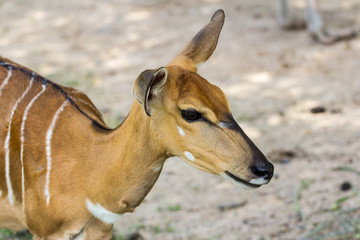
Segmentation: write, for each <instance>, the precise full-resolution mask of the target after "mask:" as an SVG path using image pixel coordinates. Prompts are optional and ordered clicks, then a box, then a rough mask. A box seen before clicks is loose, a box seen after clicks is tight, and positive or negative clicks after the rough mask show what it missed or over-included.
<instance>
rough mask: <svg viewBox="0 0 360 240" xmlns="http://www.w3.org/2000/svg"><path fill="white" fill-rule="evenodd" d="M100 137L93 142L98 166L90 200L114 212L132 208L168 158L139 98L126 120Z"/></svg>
mask: <svg viewBox="0 0 360 240" xmlns="http://www.w3.org/2000/svg"><path fill="white" fill-rule="evenodd" d="M100 141H101V142H100V143H97V144H96V146H94V147H95V148H96V153H97V154H96V158H95V159H94V160H95V161H96V163H95V164H94V165H92V166H96V167H94V169H92V172H93V173H92V177H91V179H92V181H90V182H91V183H90V188H91V189H90V190H89V192H90V199H89V200H90V201H92V202H93V203H95V202H97V203H99V204H100V205H102V206H104V207H105V208H106V209H108V210H110V211H112V212H116V213H123V212H128V211H132V210H133V209H134V208H135V207H136V206H138V205H139V204H140V203H141V201H142V200H143V199H144V198H145V196H146V195H147V194H148V192H149V191H150V190H151V188H152V187H153V185H154V184H155V182H156V180H157V179H158V177H159V175H160V171H161V169H162V166H163V163H164V161H165V160H166V158H167V157H166V153H165V149H164V148H163V147H162V144H161V142H159V140H158V139H157V136H156V133H155V132H154V126H153V125H152V123H151V121H150V117H148V116H147V115H146V114H145V112H144V110H143V107H142V106H141V105H140V104H139V103H138V102H135V103H134V104H133V107H132V109H131V111H130V113H129V115H128V117H127V118H126V119H125V121H124V122H123V124H122V125H121V126H120V127H118V128H117V129H116V130H114V132H113V133H111V134H109V136H106V139H105V140H104V139H101V140H100ZM99 165H100V166H99ZM99 180H100V181H99Z"/></svg>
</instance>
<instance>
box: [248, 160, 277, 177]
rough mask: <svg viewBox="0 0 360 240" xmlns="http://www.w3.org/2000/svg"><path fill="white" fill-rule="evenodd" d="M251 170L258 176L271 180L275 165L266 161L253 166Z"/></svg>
mask: <svg viewBox="0 0 360 240" xmlns="http://www.w3.org/2000/svg"><path fill="white" fill-rule="evenodd" d="M251 171H252V172H253V174H254V175H255V176H257V177H262V178H263V179H265V180H270V179H271V178H272V176H273V173H274V166H273V165H272V164H271V163H270V162H268V161H266V162H263V163H262V164H259V165H258V166H252V167H251Z"/></svg>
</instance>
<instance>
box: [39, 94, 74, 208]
mask: <svg viewBox="0 0 360 240" xmlns="http://www.w3.org/2000/svg"><path fill="white" fill-rule="evenodd" d="M68 102H69V101H68V100H67V99H66V100H65V101H64V103H63V104H62V105H61V106H60V108H59V109H58V110H57V111H56V113H55V115H54V118H53V120H52V122H51V124H50V127H49V129H48V131H47V133H46V161H47V167H46V170H47V172H46V182H45V191H44V194H45V198H46V203H47V205H49V202H50V191H49V185H50V171H51V160H52V159H51V138H52V135H53V132H54V128H55V124H56V121H57V120H58V118H59V115H60V113H61V112H62V111H63V110H64V108H65V106H66V105H67V104H68Z"/></svg>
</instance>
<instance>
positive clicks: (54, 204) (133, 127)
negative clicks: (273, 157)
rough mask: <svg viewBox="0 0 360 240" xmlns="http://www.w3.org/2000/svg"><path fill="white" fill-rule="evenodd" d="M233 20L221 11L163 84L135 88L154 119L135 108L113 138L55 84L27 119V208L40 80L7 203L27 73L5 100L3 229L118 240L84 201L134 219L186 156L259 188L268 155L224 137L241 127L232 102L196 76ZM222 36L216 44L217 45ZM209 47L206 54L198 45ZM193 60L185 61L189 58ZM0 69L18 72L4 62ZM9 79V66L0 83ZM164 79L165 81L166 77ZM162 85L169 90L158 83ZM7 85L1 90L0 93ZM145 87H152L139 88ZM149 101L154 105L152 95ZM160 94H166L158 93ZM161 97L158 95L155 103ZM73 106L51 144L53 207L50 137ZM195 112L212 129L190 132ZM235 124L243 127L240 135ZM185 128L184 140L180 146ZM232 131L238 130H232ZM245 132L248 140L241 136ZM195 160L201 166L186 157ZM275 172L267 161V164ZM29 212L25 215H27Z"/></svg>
mask: <svg viewBox="0 0 360 240" xmlns="http://www.w3.org/2000/svg"><path fill="white" fill-rule="evenodd" d="M223 21H224V14H223V12H222V11H218V12H217V13H216V14H215V15H214V17H213V19H212V21H211V22H210V24H209V26H210V28H206V27H205V28H204V29H202V30H201V32H203V33H204V34H205V36H202V35H201V34H200V35H199V34H198V35H197V37H196V38H195V40H196V41H195V42H194V41H192V42H190V43H189V44H188V45H187V47H185V49H184V50H183V51H182V53H180V55H179V56H177V57H175V58H174V60H173V61H172V62H171V63H170V64H169V65H168V66H167V67H165V68H162V69H161V70H160V71H162V73H167V77H166V78H164V76H165V75H164V74H163V75H161V77H159V78H161V79H155V80H154V79H150V80H151V81H149V82H150V83H147V78H149V77H150V78H151V77H152V75H149V76H146V77H145V80H144V81H143V82H141V83H139V82H138V81H137V82H136V83H135V87H134V91H135V95H136V96H138V97H139V98H146V97H148V99H147V100H148V101H149V106H151V111H152V114H151V117H149V116H148V115H147V114H146V112H145V111H144V106H143V105H142V104H141V101H140V102H139V101H135V102H134V104H133V106H132V108H131V111H130V113H129V115H128V117H127V118H126V120H125V121H124V123H123V124H122V125H121V126H120V127H118V128H116V129H113V130H106V126H105V125H104V122H103V120H102V117H101V114H100V113H99V111H98V110H97V109H96V108H95V106H94V105H93V104H92V102H91V101H90V100H89V99H88V97H87V96H86V95H85V94H83V93H81V92H79V91H77V90H74V89H71V88H66V87H61V86H59V85H55V84H52V83H51V82H49V83H48V84H47V88H46V90H45V92H44V93H43V94H42V95H41V96H40V97H39V98H38V99H37V100H36V102H35V103H34V105H33V107H32V108H31V111H30V112H29V114H28V117H27V121H26V127H25V132H24V137H25V141H24V179H25V199H22V184H21V179H22V174H21V169H22V166H21V162H20V146H21V142H20V136H21V132H20V126H21V124H22V118H23V114H24V111H25V109H26V107H27V106H28V104H29V102H30V101H31V99H33V98H34V96H35V95H37V94H38V93H39V92H40V91H41V89H42V87H41V83H42V81H41V77H37V78H36V80H34V83H33V86H32V88H31V90H30V91H29V92H28V94H27V95H26V96H25V97H24V99H23V100H22V101H21V102H20V104H19V105H18V107H17V110H16V112H15V114H14V116H13V119H12V125H11V135H10V136H11V138H10V176H11V183H12V188H13V190H14V198H15V203H14V205H13V206H11V205H10V204H9V203H8V200H7V196H8V189H7V185H6V179H5V160H4V159H5V152H4V148H3V147H2V146H4V139H5V137H6V134H7V131H8V124H9V121H10V113H11V109H12V107H13V106H14V104H15V102H16V100H17V99H18V98H19V97H20V96H21V94H22V93H23V92H24V91H25V89H26V88H27V86H28V84H29V80H30V75H29V74H27V73H28V72H26V71H29V70H26V71H23V70H21V69H25V68H24V67H21V66H19V65H16V64H14V63H11V65H13V66H18V67H19V69H18V68H16V69H14V71H13V75H12V77H11V79H10V81H9V83H8V85H7V86H6V88H4V90H3V92H2V96H1V97H0V103H1V104H0V116H1V118H0V133H1V134H2V135H1V136H0V190H1V191H2V196H1V197H0V227H11V228H13V229H16V230H18V229H22V228H27V229H29V230H30V231H31V233H32V234H34V239H64V238H69V237H74V236H76V235H77V234H79V238H80V236H81V238H82V239H110V237H111V229H112V225H111V224H107V223H104V222H102V221H100V220H99V219H97V218H96V217H94V216H93V215H92V214H91V213H90V212H89V211H88V209H87V208H86V204H85V200H86V199H89V200H91V201H92V202H96V203H99V204H101V205H102V206H103V207H104V208H106V209H107V210H108V211H111V212H113V213H118V214H121V213H125V212H132V211H133V210H134V209H135V208H136V207H137V206H138V205H139V204H140V203H141V202H142V200H143V199H144V198H145V196H146V195H147V193H148V192H149V191H150V190H151V188H152V186H153V185H154V183H155V182H156V180H157V179H158V177H159V174H160V171H159V169H161V168H162V166H163V163H164V161H165V160H166V159H167V158H168V157H171V156H179V157H181V158H183V159H184V160H185V161H187V162H188V163H189V164H191V165H193V166H195V167H197V168H199V169H201V170H204V171H207V172H210V173H214V174H223V173H224V171H231V172H232V173H233V174H235V175H237V176H239V177H241V178H242V179H243V180H245V181H250V180H251V179H253V178H254V173H252V172H251V171H250V166H251V165H253V164H254V163H255V162H256V161H259V159H258V157H259V156H260V155H261V152H260V151H259V150H258V149H257V148H256V147H255V145H254V144H253V143H252V142H251V141H250V140H249V139H248V138H247V136H246V135H245V134H244V133H243V132H242V131H241V129H240V128H238V129H237V128H234V127H232V128H222V127H219V125H218V124H219V123H220V122H226V123H229V124H233V125H231V126H235V127H238V126H237V124H236V123H235V122H234V121H233V118H232V116H231V112H230V108H229V104H228V101H227V99H226V97H225V95H224V93H223V92H222V91H221V90H220V89H219V88H218V87H216V86H214V85H211V84H210V83H208V82H207V81H206V80H205V79H204V78H202V77H200V76H199V75H198V74H197V73H196V72H194V71H195V70H196V68H197V65H198V64H199V63H201V62H204V61H206V60H207V59H208V58H209V57H210V55H211V54H212V52H213V51H214V49H215V46H216V43H217V38H218V36H219V33H220V30H221V27H222V24H223ZM213 35H215V37H213ZM201 43H203V46H205V47H201V48H200V50H199V47H198V46H199V44H200V45H201ZM184 53H186V54H185V55H184ZM0 62H9V60H7V59H3V58H0ZM7 72H8V69H7V67H5V66H0V79H5V77H6V76H7ZM159 76H160V75H159ZM158 80H162V81H158ZM0 84H1V83H0ZM137 84H150V85H148V86H146V85H144V86H137ZM145 90H148V93H149V94H150V95H148V96H146V91H145ZM155 90H157V91H155ZM151 94H152V95H151ZM66 98H67V99H71V100H72V102H69V103H68V104H67V105H66V106H65V108H64V110H63V112H62V113H61V114H60V115H59V117H58V120H57V122H56V125H55V128H54V131H53V135H52V139H51V156H52V162H51V172H50V186H49V190H50V196H51V198H50V202H49V205H47V203H46V198H45V196H44V188H45V182H46V174H47V160H46V159H47V158H46V147H45V143H46V134H47V131H48V129H49V126H50V125H51V123H52V121H53V118H54V114H55V112H56V111H57V110H58V109H59V107H60V106H61V105H62V104H63V103H64V101H65V100H66ZM188 108H193V109H196V110H197V111H198V112H200V113H201V114H202V115H203V117H204V118H206V122H194V123H189V122H187V121H186V120H184V119H183V118H182V116H181V112H180V110H179V109H181V110H185V109H188ZM234 124H235V125H234ZM177 126H179V127H181V128H182V129H183V130H184V131H185V136H181V135H180V134H179V132H178V129H177ZM229 126H230V125H229ZM239 129H240V130H239ZM184 151H190V152H191V153H192V154H193V155H194V157H195V161H190V160H189V159H186V158H185V157H184ZM261 161H263V162H264V163H266V159H265V158H264V159H262V160H261ZM22 209H24V211H23V210H22Z"/></svg>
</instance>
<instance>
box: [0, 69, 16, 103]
mask: <svg viewBox="0 0 360 240" xmlns="http://www.w3.org/2000/svg"><path fill="white" fill-rule="evenodd" d="M8 69H9V72H8V75H7V76H6V78H5V80H4V82H3V83H2V84H1V86H0V97H1V91H2V90H3V89H4V87H5V86H6V84H7V83H8V82H9V79H10V77H11V74H12V70H13V68H12V67H10V66H9V68H8Z"/></svg>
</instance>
